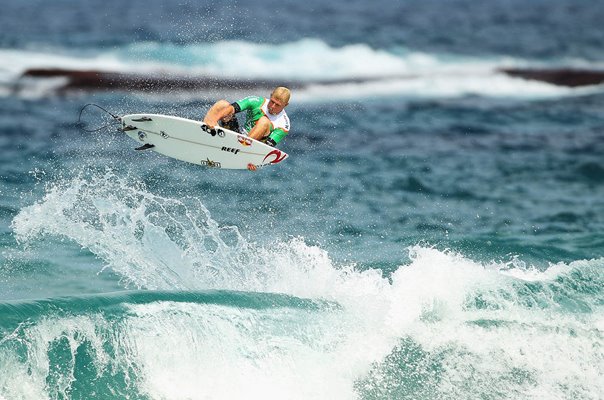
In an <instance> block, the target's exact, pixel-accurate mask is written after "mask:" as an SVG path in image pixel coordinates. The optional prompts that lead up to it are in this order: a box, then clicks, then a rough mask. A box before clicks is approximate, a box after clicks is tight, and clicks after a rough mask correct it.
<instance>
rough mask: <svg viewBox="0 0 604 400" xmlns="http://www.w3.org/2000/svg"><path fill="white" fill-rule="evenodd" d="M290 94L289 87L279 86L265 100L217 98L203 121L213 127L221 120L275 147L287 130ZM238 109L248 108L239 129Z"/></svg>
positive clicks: (253, 97) (231, 128)
mask: <svg viewBox="0 0 604 400" xmlns="http://www.w3.org/2000/svg"><path fill="white" fill-rule="evenodd" d="M290 96H291V92H290V90H289V89H288V88H285V87H282V86H280V87H277V88H275V90H273V92H272V93H271V96H270V98H268V99H267V98H264V97H256V96H250V97H246V98H244V99H241V100H239V101H236V102H234V103H229V102H228V101H226V100H218V101H217V102H216V103H214V105H213V106H212V107H211V108H210V109H209V110H208V112H207V114H206V116H205V117H204V119H203V122H205V123H206V124H207V125H209V126H211V127H212V128H213V127H215V126H216V125H218V124H219V123H220V124H221V126H223V127H225V128H227V129H230V130H233V131H235V132H240V133H244V134H247V135H248V136H249V137H251V138H252V139H256V140H259V141H261V142H264V143H266V144H268V145H270V146H273V147H274V146H276V145H277V144H278V143H279V142H280V141H281V140H283V138H285V136H286V135H287V134H288V132H289V129H290V123H289V117H288V116H287V113H286V112H285V107H287V105H288V104H289V98H290ZM241 111H247V113H246V118H245V124H244V125H243V129H240V128H239V122H238V121H237V117H236V116H235V114H237V113H239V112H241ZM248 169H249V170H251V171H255V170H256V167H255V166H254V165H253V164H249V165H248Z"/></svg>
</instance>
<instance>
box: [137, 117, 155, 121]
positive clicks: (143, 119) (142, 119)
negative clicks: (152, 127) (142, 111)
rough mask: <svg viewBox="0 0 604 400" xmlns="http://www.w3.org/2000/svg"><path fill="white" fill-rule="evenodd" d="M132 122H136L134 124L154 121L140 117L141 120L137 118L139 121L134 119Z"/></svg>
mask: <svg viewBox="0 0 604 400" xmlns="http://www.w3.org/2000/svg"><path fill="white" fill-rule="evenodd" d="M132 121H134V122H150V121H153V120H152V119H151V118H149V117H140V118H137V119H133V120H132Z"/></svg>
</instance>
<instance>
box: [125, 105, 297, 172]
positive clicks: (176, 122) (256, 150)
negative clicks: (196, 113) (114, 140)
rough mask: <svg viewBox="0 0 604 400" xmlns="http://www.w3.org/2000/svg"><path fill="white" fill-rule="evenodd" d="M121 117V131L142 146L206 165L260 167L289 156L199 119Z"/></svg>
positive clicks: (145, 116) (139, 115) (150, 115)
mask: <svg viewBox="0 0 604 400" xmlns="http://www.w3.org/2000/svg"><path fill="white" fill-rule="evenodd" d="M121 120H122V131H123V132H124V133H125V134H126V135H128V136H130V137H131V138H132V139H134V140H135V141H137V142H138V143H139V144H140V145H141V146H144V147H146V148H149V149H150V150H153V151H156V152H158V153H160V154H163V155H165V156H168V157H172V158H175V159H177V160H181V161H186V162H189V163H192V164H197V165H201V166H204V167H208V168H222V169H247V168H248V164H253V165H255V166H256V167H257V168H261V167H264V166H267V165H272V164H278V163H280V162H281V161H283V160H285V159H286V158H287V157H288V155H287V153H285V152H283V151H281V150H278V149H276V148H274V147H271V146H269V145H267V144H265V143H262V142H259V141H257V140H254V139H252V138H249V137H247V136H245V135H242V134H240V133H237V132H233V131H231V130H228V129H225V128H222V127H216V129H213V128H210V127H209V126H207V125H206V124H205V123H203V122H202V121H194V120H190V119H186V118H180V117H175V116H170V115H161V114H130V115H125V116H123V117H121ZM145 145H146V146H145Z"/></svg>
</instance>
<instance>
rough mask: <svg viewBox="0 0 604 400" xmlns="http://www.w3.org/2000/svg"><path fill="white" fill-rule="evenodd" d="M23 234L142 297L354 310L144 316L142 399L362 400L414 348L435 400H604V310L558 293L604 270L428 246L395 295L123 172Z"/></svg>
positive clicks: (155, 307)
mask: <svg viewBox="0 0 604 400" xmlns="http://www.w3.org/2000/svg"><path fill="white" fill-rule="evenodd" d="M13 228H14V230H15V232H16V234H17V236H18V238H19V240H21V241H22V242H28V241H31V240H35V239H36V238H37V237H38V236H39V235H48V234H50V235H60V236H64V237H67V238H70V239H71V240H74V241H76V242H77V243H79V244H80V245H82V246H83V247H86V248H88V249H90V250H91V251H92V252H94V253H95V254H96V255H97V256H99V257H100V258H101V259H103V260H104V261H105V262H106V263H107V265H108V266H110V267H111V268H113V269H114V270H115V271H116V272H118V273H120V274H122V275H123V276H124V278H125V279H126V280H127V281H128V282H131V283H134V284H136V286H139V287H148V288H167V289H181V288H192V289H201V288H204V289H231V290H244V291H253V292H280V293H285V294H288V295H292V296H298V297H306V298H311V299H321V300H325V299H326V300H330V301H335V302H337V303H338V304H339V305H340V306H341V308H339V309H325V310H319V311H317V310H304V309H288V308H285V309H266V310H247V309H239V308H233V307H225V306H216V305H202V304H182V303H179V304H174V303H156V304H147V305H140V306H132V315H131V317H130V318H128V320H127V323H126V324H125V325H124V326H123V327H122V328H123V329H124V331H123V335H122V336H121V337H123V338H124V340H125V341H126V342H125V343H121V348H122V349H123V351H124V354H122V355H120V357H123V358H124V360H122V362H126V360H127V362H128V363H131V364H132V365H137V366H139V367H140V369H141V370H140V373H141V376H142V380H143V384H142V385H143V386H142V388H143V389H144V391H145V393H148V394H150V396H151V397H154V398H166V399H178V398H188V397H191V398H197V397H198V396H199V395H198V394H199V393H203V394H204V395H206V394H207V395H208V396H209V397H211V398H219V399H220V398H237V397H243V396H246V395H248V396H250V397H254V396H256V395H258V396H260V395H262V396H263V397H264V398H283V397H288V398H309V399H313V398H317V399H320V398H333V399H350V398H355V397H356V395H357V394H356V392H355V389H354V385H355V382H358V381H359V380H362V379H365V378H366V377H367V376H368V375H367V374H368V372H369V371H370V370H371V368H372V366H374V365H375V364H374V363H380V362H382V360H384V358H385V357H386V356H387V355H388V354H392V352H393V351H394V352H396V351H404V349H403V350H401V349H398V350H396V348H397V346H398V345H400V344H401V340H402V339H409V340H412V341H413V343H416V344H417V345H418V346H420V348H421V351H422V352H423V353H424V354H425V357H428V360H424V361H422V360H420V361H418V362H419V363H420V364H419V365H420V366H421V365H422V362H423V363H424V364H423V365H425V366H424V368H428V369H429V368H430V367H429V362H428V361H431V360H436V361H434V362H438V363H439V365H440V369H439V372H438V373H439V378H438V379H437V380H435V382H434V384H435V385H436V386H435V388H434V391H435V392H436V393H437V394H438V395H439V396H440V397H442V398H451V397H464V398H479V397H488V396H492V395H493V393H503V394H505V395H506V396H509V397H519V396H523V397H525V398H535V399H537V398H566V397H573V396H575V397H581V398H597V395H598V394H599V393H602V391H603V390H604V382H602V380H601V379H599V377H601V376H602V373H603V372H604V371H603V370H602V369H603V365H604V364H603V363H602V355H601V352H600V353H598V352H597V351H594V350H593V349H594V348H596V349H597V348H599V346H601V345H602V343H603V342H604V339H603V337H602V332H601V330H598V329H600V327H601V321H602V314H603V310H602V307H601V304H598V303H597V301H595V300H594V299H590V298H585V299H584V301H585V303H586V304H589V306H590V307H591V308H592V311H591V312H590V313H573V312H569V311H565V309H564V308H563V307H561V306H560V304H559V303H558V300H557V298H556V293H557V289H556V288H553V289H552V288H550V287H549V286H548V285H550V284H555V283H556V282H551V281H552V278H553V277H557V276H562V275H563V276H568V274H569V271H572V270H574V269H576V268H579V269H582V268H583V267H584V266H585V265H587V266H588V267H589V266H593V267H594V268H591V269H587V270H586V271H591V270H592V269H593V271H594V272H592V273H594V274H595V273H596V272H597V271H599V270H600V269H598V268H600V267H601V262H602V261H601V260H595V261H585V262H583V264H580V263H579V264H572V265H569V266H565V265H563V264H558V265H556V266H554V267H552V271H553V272H548V271H549V270H548V271H544V272H541V273H539V272H536V271H531V267H530V266H527V270H528V271H531V272H526V273H524V274H523V273H521V272H519V271H518V270H519V269H520V268H522V267H521V265H520V264H518V263H514V262H512V264H510V263H479V262H475V261H472V260H469V259H467V258H466V257H464V256H463V255H460V254H455V253H453V252H448V251H440V250H437V249H434V248H427V247H422V246H417V247H414V248H411V249H410V256H411V262H410V263H406V264H404V265H401V266H400V267H399V268H398V269H397V270H396V271H395V272H394V273H393V274H392V276H391V282H390V281H389V280H388V279H386V278H385V277H383V276H382V274H381V272H380V271H377V270H366V271H359V270H357V269H356V268H355V266H354V265H345V266H342V265H337V264H336V263H334V262H333V260H332V259H331V258H330V257H329V255H328V254H327V253H326V252H325V251H324V250H322V249H321V248H319V247H316V246H309V245H307V244H306V243H305V242H304V240H302V239H292V240H288V241H284V242H281V243H280V244H279V245H278V246H276V247H275V246H271V247H269V248H263V247H262V246H258V245H252V244H251V243H249V242H247V241H246V240H245V239H244V238H243V237H242V236H241V235H240V234H239V232H238V230H237V229H235V228H226V230H225V228H224V227H220V226H219V225H218V224H217V223H216V222H215V221H213V220H212V218H211V216H210V215H209V213H208V211H207V210H206V209H205V207H203V205H202V204H201V203H195V202H192V203H188V202H186V201H185V200H184V199H180V200H176V199H167V198H163V197H160V196H157V195H155V194H152V193H150V192H149V191H148V190H146V189H145V188H144V187H140V186H136V185H133V184H132V183H131V182H129V181H128V179H127V178H121V177H117V176H115V175H114V174H113V173H111V172H107V173H106V174H105V175H102V176H94V177H85V176H79V177H76V178H74V179H72V180H68V181H66V182H63V183H60V184H58V185H56V186H51V187H50V188H49V190H48V192H47V194H46V196H45V198H44V199H43V200H42V201H40V202H39V203H38V204H35V205H32V206H30V207H27V208H25V209H23V210H21V211H20V213H19V214H18V215H17V217H16V218H15V219H14V222H13ZM150 248H161V249H164V250H165V252H164V253H163V255H162V256H161V257H158V256H156V255H155V253H156V252H149V251H147V249H150ZM593 263H595V264H593ZM176 266H178V269H175V268H176ZM169 269H171V271H169V273H168V274H166V273H165V271H168V270H169ZM586 273H587V272H586ZM592 278H593V279H596V280H597V279H601V276H597V275H596V276H593V277H592ZM527 282H528V283H531V284H533V283H539V285H538V286H535V287H533V288H532V289H531V288H530V287H527V286H526V285H527ZM574 295H576V296H581V293H576V294H574ZM586 296H591V295H590V294H589V293H588V294H586ZM53 334H58V333H56V332H55V333H52V334H51V336H52V335H53ZM43 339H44V340H49V337H47V336H44V338H43ZM158 349H162V350H158ZM428 372H429V371H427V372H426V373H428ZM468 379H470V380H471V381H472V384H471V385H467V384H466V383H465V382H467V381H468ZM234 381H237V382H238V384H237V385H234V384H233V382H234ZM385 382H386V383H387V382H388V381H387V380H386V381H385ZM325 383H327V384H325ZM382 384H385V383H384V382H378V381H369V382H367V383H366V385H368V386H369V387H370V388H371V387H375V385H377V386H379V385H382Z"/></svg>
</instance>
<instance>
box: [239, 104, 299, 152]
mask: <svg viewBox="0 0 604 400" xmlns="http://www.w3.org/2000/svg"><path fill="white" fill-rule="evenodd" d="M269 100H270V99H266V98H264V97H256V96H250V97H246V98H245V99H242V100H239V101H237V102H236V103H237V104H238V105H239V108H240V109H241V111H246V115H245V125H244V129H245V130H246V132H249V131H250V130H252V128H253V127H254V126H255V125H256V122H257V121H258V120H259V119H260V118H261V117H263V116H266V117H267V118H268V119H269V120H270V121H271V127H270V133H269V135H268V136H267V137H266V138H264V139H263V141H266V140H268V139H271V140H270V141H272V142H274V143H275V145H276V144H277V143H279V142H280V141H281V140H283V138H284V137H285V136H286V135H287V134H288V132H289V129H290V124H289V117H288V116H287V113H286V112H285V110H283V111H281V112H280V113H279V114H277V115H273V114H271V113H269V112H268V102H269Z"/></svg>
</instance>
